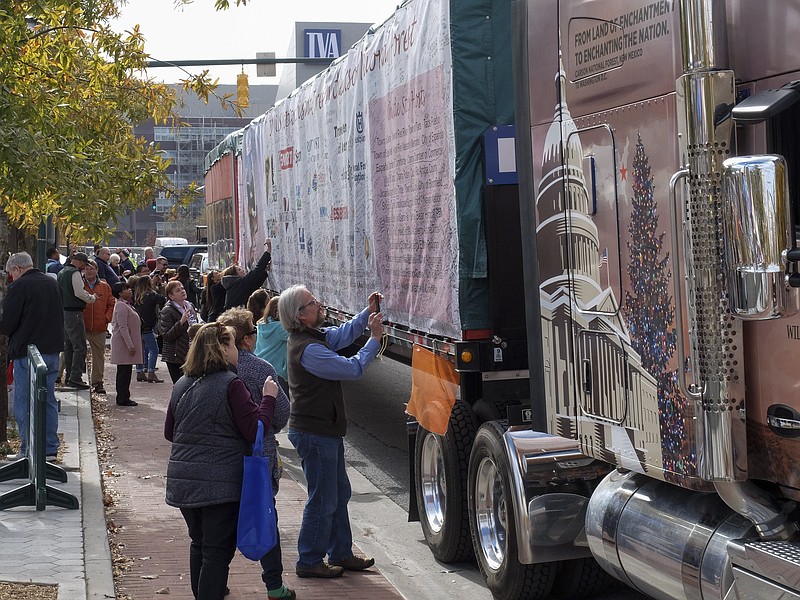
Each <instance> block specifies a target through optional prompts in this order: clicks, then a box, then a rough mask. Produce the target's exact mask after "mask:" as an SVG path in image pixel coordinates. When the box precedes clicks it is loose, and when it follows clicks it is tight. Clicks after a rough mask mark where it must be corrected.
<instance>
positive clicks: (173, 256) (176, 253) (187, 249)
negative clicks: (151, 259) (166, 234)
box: [158, 244, 208, 269]
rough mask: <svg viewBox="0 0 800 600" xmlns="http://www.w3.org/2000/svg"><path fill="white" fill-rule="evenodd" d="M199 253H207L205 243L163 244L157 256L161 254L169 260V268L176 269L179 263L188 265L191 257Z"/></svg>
mask: <svg viewBox="0 0 800 600" xmlns="http://www.w3.org/2000/svg"><path fill="white" fill-rule="evenodd" d="M201 253H206V254H208V246H207V245H205V244H202V245H192V244H181V245H180V246H164V247H163V248H161V251H160V252H159V253H158V256H163V257H164V258H166V259H167V260H168V261H169V268H170V269H177V268H178V267H180V266H181V265H189V263H191V261H192V257H193V256H194V255H195V254H201Z"/></svg>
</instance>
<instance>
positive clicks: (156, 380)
mask: <svg viewBox="0 0 800 600" xmlns="http://www.w3.org/2000/svg"><path fill="white" fill-rule="evenodd" d="M147 381H149V382H150V383H164V380H163V379H159V378H158V375H156V374H155V373H148V374H147Z"/></svg>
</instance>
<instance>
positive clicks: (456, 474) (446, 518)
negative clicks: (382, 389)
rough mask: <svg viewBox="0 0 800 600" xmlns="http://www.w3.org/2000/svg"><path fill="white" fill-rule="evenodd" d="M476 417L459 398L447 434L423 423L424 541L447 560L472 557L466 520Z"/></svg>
mask: <svg viewBox="0 0 800 600" xmlns="http://www.w3.org/2000/svg"><path fill="white" fill-rule="evenodd" d="M474 438H475V421H474V419H473V416H472V413H471V412H470V409H469V407H468V406H467V405H466V403H464V402H462V401H461V400H456V403H455V405H454V406H453V411H452V412H451V413H450V423H449V424H448V426H447V435H445V436H440V435H437V434H435V433H431V432H430V431H428V430H427V429H424V428H422V427H420V428H419V431H418V432H417V444H416V449H415V457H414V459H415V461H416V465H415V467H416V469H415V473H416V481H415V482H414V487H415V489H416V494H417V505H418V506H419V511H420V523H421V524H422V532H423V534H424V535H425V540H426V541H427V543H428V546H429V547H430V549H431V552H433V555H434V556H435V557H436V558H437V559H438V560H440V561H442V562H444V563H451V562H460V561H464V560H471V558H472V545H471V544H470V540H469V525H468V524H467V515H468V512H467V493H466V485H467V466H468V464H469V451H470V448H471V447H472V440H473V439H474Z"/></svg>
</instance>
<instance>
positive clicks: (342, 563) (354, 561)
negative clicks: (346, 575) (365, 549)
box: [330, 556, 375, 571]
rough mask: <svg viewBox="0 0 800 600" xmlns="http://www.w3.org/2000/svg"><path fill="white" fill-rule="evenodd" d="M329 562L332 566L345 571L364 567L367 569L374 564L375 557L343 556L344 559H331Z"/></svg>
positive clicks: (358, 569)
mask: <svg viewBox="0 0 800 600" xmlns="http://www.w3.org/2000/svg"><path fill="white" fill-rule="evenodd" d="M330 564H331V566H334V567H342V568H343V569H345V570H346V571H363V570H364V569H369V568H370V567H371V566H372V565H374V564H375V559H374V558H363V557H361V556H351V557H350V558H345V559H344V560H332V561H331V562H330Z"/></svg>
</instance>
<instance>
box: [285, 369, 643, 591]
mask: <svg viewBox="0 0 800 600" xmlns="http://www.w3.org/2000/svg"><path fill="white" fill-rule="evenodd" d="M344 391H345V401H346V404H347V411H348V420H349V425H348V430H347V437H346V438H345V457H346V459H347V461H348V463H349V464H350V465H351V466H352V467H353V468H355V469H356V470H357V471H358V473H359V474H360V475H361V476H363V479H362V478H361V477H358V476H352V475H351V479H352V480H353V489H354V501H353V502H351V521H352V523H353V530H354V538H355V541H356V542H357V543H358V544H359V545H360V546H361V547H362V549H363V550H364V551H365V552H367V553H372V554H374V555H375V556H376V559H378V561H379V562H380V563H381V570H382V571H383V572H384V573H385V574H386V576H387V577H388V578H389V580H390V581H392V583H394V584H395V585H396V586H397V587H398V589H400V591H401V592H402V593H403V594H404V595H406V597H408V598H421V597H423V596H422V595H421V594H422V593H423V590H424V594H425V596H424V597H427V598H443V599H444V598H452V597H454V596H456V595H457V596H458V597H460V598H463V599H465V600H473V599H474V600H489V599H491V597H492V596H491V594H490V593H489V591H488V589H487V588H486V586H485V585H484V582H483V577H482V576H481V574H480V571H479V570H478V567H477V566H476V565H475V564H474V563H458V564H455V565H452V564H451V565H445V564H440V563H438V562H437V561H436V560H434V558H433V556H432V554H431V553H430V550H429V549H428V548H427V546H426V545H425V540H424V537H423V534H422V529H421V527H420V525H419V523H408V522H407V518H408V513H407V510H408V493H409V492H408V490H409V485H408V477H409V474H408V447H407V446H408V443H407V434H406V415H405V404H406V403H407V402H408V398H409V395H410V393H411V368H410V367H408V366H406V365H404V364H401V363H399V362H397V361H394V360H390V359H387V358H384V359H383V360H376V361H375V363H373V364H372V365H371V366H370V367H369V369H368V370H367V374H366V375H365V376H364V377H363V378H362V379H361V380H359V381H351V382H346V383H345V384H344ZM287 443H288V441H287ZM282 447H284V448H285V446H283V444H282ZM292 474H293V476H296V477H300V478H301V477H302V472H300V473H299V475H298V474H297V473H296V472H293V473H292ZM373 486H374V488H377V490H379V491H380V493H381V494H382V495H384V496H385V497H386V498H388V499H389V500H390V502H389V501H384V502H382V503H381V504H380V510H376V506H375V502H374V500H375V499H374V492H375V490H374V488H373ZM370 490H372V493H370ZM359 491H360V492H361V493H364V494H365V496H364V498H369V501H365V502H358V501H357V499H358V497H359V496H358V494H359ZM359 530H360V531H362V532H367V533H366V534H365V535H362V536H359V535H358V531H359ZM381 555H383V556H381ZM381 558H383V561H381V560H380V559H381ZM386 561H388V562H389V563H391V565H389V564H386ZM409 572H413V573H415V574H416V577H409ZM414 581H418V583H419V585H420V586H421V587H420V588H419V590H415V589H411V590H409V589H404V585H407V584H408V582H414ZM415 592H416V593H415ZM646 599H647V596H644V595H642V594H638V593H636V592H633V591H619V590H617V591H614V592H611V593H608V594H604V595H602V596H596V597H594V598H593V600H646Z"/></svg>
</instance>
